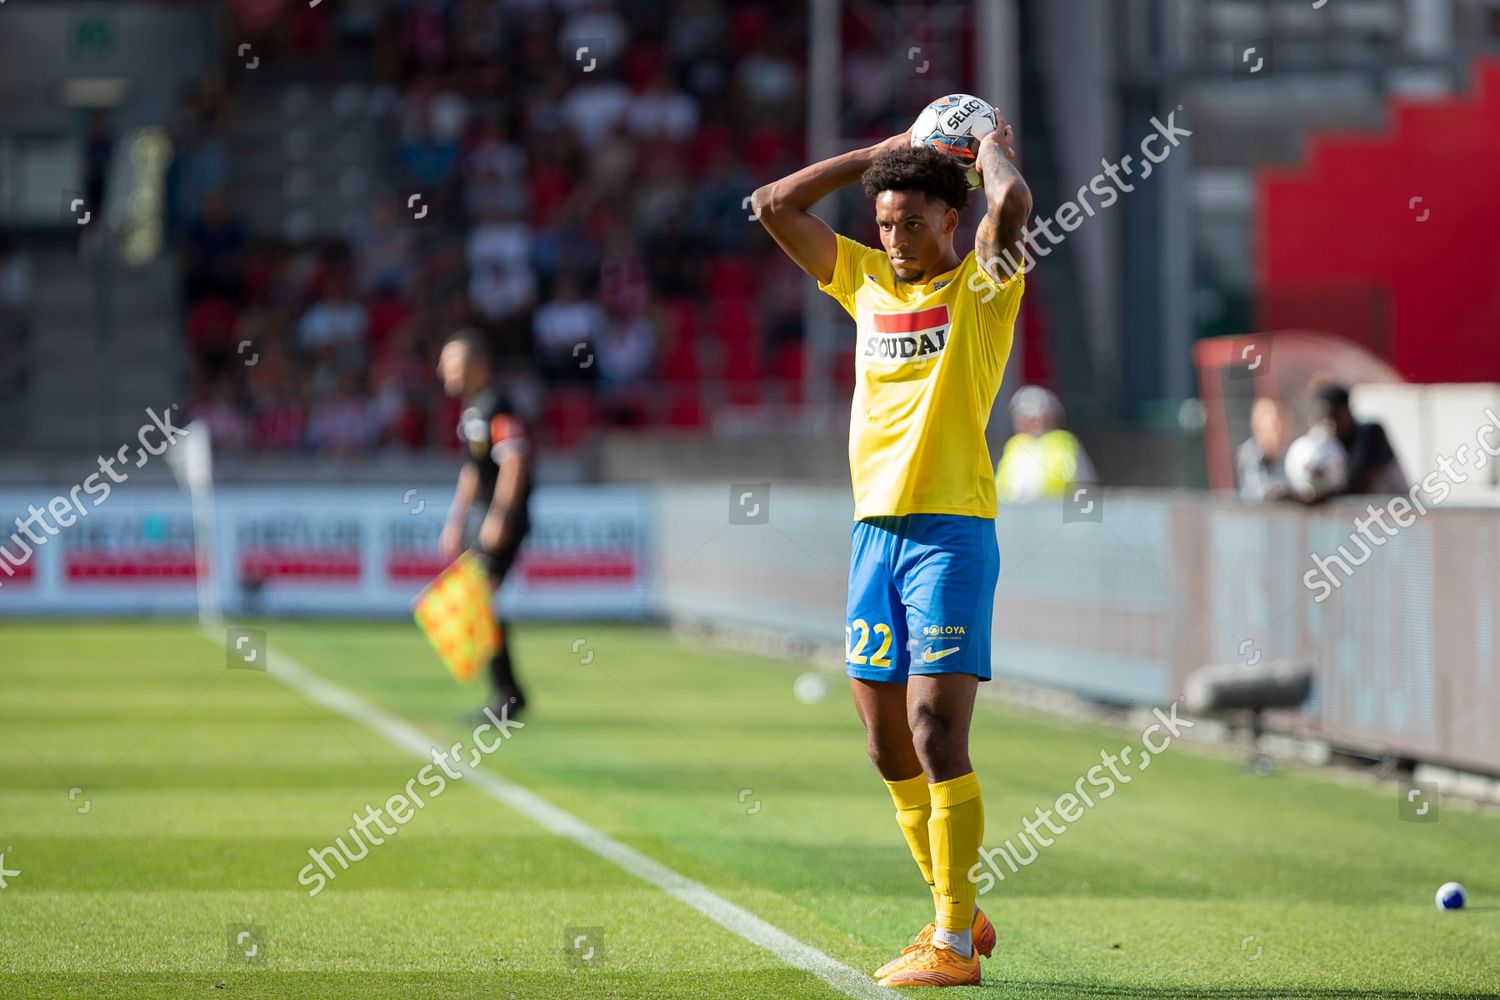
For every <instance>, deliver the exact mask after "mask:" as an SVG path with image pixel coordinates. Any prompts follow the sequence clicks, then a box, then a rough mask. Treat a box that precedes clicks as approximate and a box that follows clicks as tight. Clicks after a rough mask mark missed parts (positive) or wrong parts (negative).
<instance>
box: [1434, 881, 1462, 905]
mask: <svg viewBox="0 0 1500 1000" xmlns="http://www.w3.org/2000/svg"><path fill="white" fill-rule="evenodd" d="M1468 899H1469V894H1468V893H1466V892H1464V887H1463V886H1461V885H1459V884H1458V883H1457V882H1444V883H1443V885H1442V887H1441V888H1440V889H1438V891H1437V905H1438V909H1440V910H1462V909H1463V908H1464V903H1466V902H1468Z"/></svg>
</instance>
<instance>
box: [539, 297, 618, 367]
mask: <svg viewBox="0 0 1500 1000" xmlns="http://www.w3.org/2000/svg"><path fill="white" fill-rule="evenodd" d="M603 328H604V313H603V311H602V310H601V309H600V308H599V304H598V303H597V302H591V301H589V300H587V299H585V298H583V282H582V281H580V280H579V277H578V275H577V274H576V273H575V272H573V271H571V270H565V271H562V272H560V273H559V274H558V276H557V282H556V285H555V287H554V289H553V293H552V298H551V299H550V300H549V301H548V302H547V303H546V304H545V305H543V306H542V307H541V308H540V309H538V310H537V311H536V318H535V319H534V320H533V321H532V332H533V336H534V337H535V340H536V359H537V363H538V365H539V366H540V367H541V370H542V373H543V375H545V376H546V377H547V378H548V379H549V380H550V381H557V382H569V381H585V380H589V379H592V378H593V376H594V372H593V358H594V354H595V348H596V346H597V344H598V341H599V335H600V332H601V331H602V330H603Z"/></svg>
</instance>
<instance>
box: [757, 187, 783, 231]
mask: <svg viewBox="0 0 1500 1000" xmlns="http://www.w3.org/2000/svg"><path fill="white" fill-rule="evenodd" d="M750 210H751V211H752V212H753V213H754V214H755V217H756V218H757V219H759V220H760V221H761V222H765V221H766V220H768V219H774V218H776V217H777V216H778V215H780V214H782V213H783V212H785V211H786V199H785V198H784V197H782V195H781V192H780V190H779V189H778V187H777V185H776V184H763V185H761V186H760V187H758V188H756V189H755V193H754V194H752V195H751V196H750Z"/></svg>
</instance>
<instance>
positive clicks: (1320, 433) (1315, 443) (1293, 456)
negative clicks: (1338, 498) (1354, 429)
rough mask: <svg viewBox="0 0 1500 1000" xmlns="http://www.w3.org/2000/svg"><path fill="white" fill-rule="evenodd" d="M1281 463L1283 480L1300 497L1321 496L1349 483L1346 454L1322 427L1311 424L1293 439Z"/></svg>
mask: <svg viewBox="0 0 1500 1000" xmlns="http://www.w3.org/2000/svg"><path fill="white" fill-rule="evenodd" d="M1283 464H1284V466H1285V468H1286V478H1287V482H1288V483H1290V484H1291V486H1292V489H1293V490H1294V491H1296V493H1297V495H1298V496H1300V497H1302V498H1304V499H1322V498H1323V497H1326V496H1330V495H1332V494H1334V493H1338V492H1340V491H1341V490H1343V488H1344V487H1345V486H1347V485H1348V483H1349V456H1348V454H1347V453H1346V452H1345V451H1344V446H1343V445H1341V444H1339V440H1338V438H1336V437H1334V436H1333V434H1332V432H1330V431H1329V430H1327V429H1326V428H1324V427H1314V428H1313V429H1312V430H1310V431H1308V432H1307V433H1306V434H1304V435H1302V436H1301V437H1299V438H1298V439H1297V440H1295V441H1293V442H1292V443H1291V445H1290V446H1288V448H1287V450H1286V459H1285V461H1284V463H1283Z"/></svg>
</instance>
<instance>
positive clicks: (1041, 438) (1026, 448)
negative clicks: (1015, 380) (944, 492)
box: [995, 385, 1096, 503]
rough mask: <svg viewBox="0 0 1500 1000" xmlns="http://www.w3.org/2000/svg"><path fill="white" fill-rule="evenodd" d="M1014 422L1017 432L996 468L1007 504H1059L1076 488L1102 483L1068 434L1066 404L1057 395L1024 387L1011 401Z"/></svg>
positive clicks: (1002, 498)
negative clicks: (1079, 484)
mask: <svg viewBox="0 0 1500 1000" xmlns="http://www.w3.org/2000/svg"><path fill="white" fill-rule="evenodd" d="M1010 417H1011V422H1012V424H1014V425H1015V428H1016V433H1015V435H1014V436H1013V437H1012V438H1011V439H1010V440H1009V441H1007V442H1006V443H1005V451H1004V452H1003V453H1002V454H1001V456H1000V464H999V466H998V467H997V468H996V469H995V489H996V492H997V493H998V494H999V497H1000V500H1001V502H1004V503H1029V502H1031V501H1033V500H1047V499H1055V498H1058V497H1061V496H1063V494H1064V493H1065V492H1066V491H1067V488H1068V487H1069V486H1070V485H1071V484H1073V483H1092V482H1095V481H1096V475H1095V472H1094V466H1093V464H1092V463H1091V462H1089V457H1088V455H1087V454H1085V453H1084V450H1083V445H1081V444H1080V443H1079V441H1078V439H1077V438H1076V437H1074V436H1073V435H1072V434H1071V433H1070V432H1069V431H1066V430H1064V429H1063V423H1064V415H1063V408H1062V402H1061V400H1059V399H1058V398H1057V397H1056V396H1055V395H1053V394H1052V393H1051V392H1048V391H1047V390H1046V389H1043V388H1042V387H1041V386H1036V385H1027V386H1022V387H1021V388H1020V389H1018V390H1016V394H1015V395H1014V396H1012V397H1011V400H1010Z"/></svg>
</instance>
